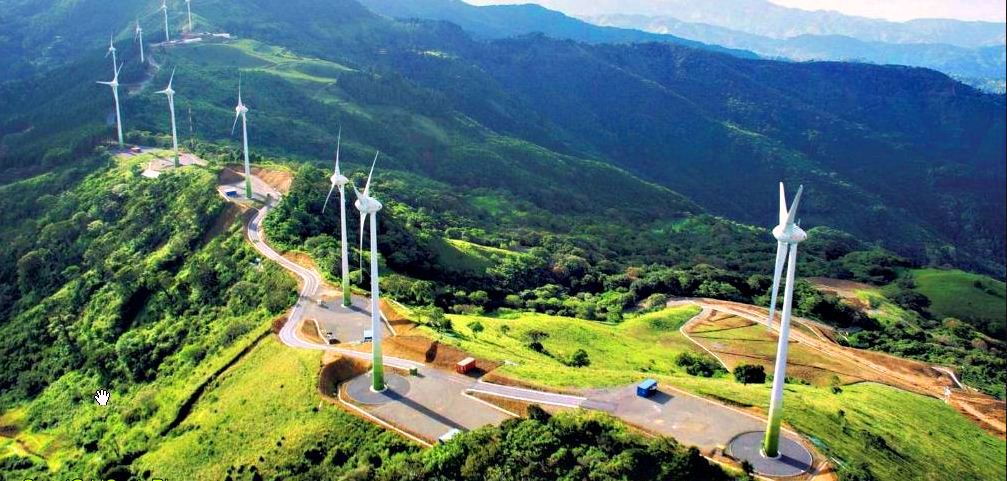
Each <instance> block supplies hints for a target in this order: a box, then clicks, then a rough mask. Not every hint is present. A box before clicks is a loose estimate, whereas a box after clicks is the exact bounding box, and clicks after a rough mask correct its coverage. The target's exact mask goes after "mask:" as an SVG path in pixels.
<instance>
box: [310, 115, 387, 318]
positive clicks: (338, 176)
mask: <svg viewBox="0 0 1007 481" xmlns="http://www.w3.org/2000/svg"><path fill="white" fill-rule="evenodd" d="M342 140H343V128H342V127H340V128H339V135H338V136H337V137H336V168H335V170H334V171H333V172H332V176H331V177H329V182H331V183H332V186H331V187H329V195H327V196H325V204H323V205H322V213H323V214H324V213H325V208H326V207H328V206H329V198H330V197H332V191H333V190H334V189H335V188H336V187H339V238H340V242H341V244H340V253H339V258H340V260H341V262H342V275H343V305H344V306H349V305H350V303H351V302H352V299H351V297H350V260H349V258H348V256H349V248H348V247H347V245H346V191H345V187H346V184H347V183H349V182H350V179H347V178H346V176H345V175H343V174H342V173H341V172H340V171H339V147H340V144H342ZM375 159H376V157H375ZM362 240H363V239H362V238H361V241H362Z"/></svg>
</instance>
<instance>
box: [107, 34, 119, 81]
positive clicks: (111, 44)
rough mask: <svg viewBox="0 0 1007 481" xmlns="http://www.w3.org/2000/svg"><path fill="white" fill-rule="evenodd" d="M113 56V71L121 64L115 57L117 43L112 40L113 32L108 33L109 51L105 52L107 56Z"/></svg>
mask: <svg viewBox="0 0 1007 481" xmlns="http://www.w3.org/2000/svg"><path fill="white" fill-rule="evenodd" d="M109 55H111V56H112V71H113V72H114V71H115V66H116V65H119V61H118V60H116V59H115V43H114V42H112V34H108V51H107V52H105V58H108V56H109Z"/></svg>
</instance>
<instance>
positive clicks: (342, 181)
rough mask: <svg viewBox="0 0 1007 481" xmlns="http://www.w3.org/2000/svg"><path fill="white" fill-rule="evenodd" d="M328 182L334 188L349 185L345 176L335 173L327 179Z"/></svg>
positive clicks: (348, 180)
mask: <svg viewBox="0 0 1007 481" xmlns="http://www.w3.org/2000/svg"><path fill="white" fill-rule="evenodd" d="M329 182H330V183H332V185H334V186H336V187H344V186H345V185H346V184H349V183H350V179H348V178H346V176H345V175H343V174H340V173H338V172H336V173H335V174H332V175H331V176H330V177H329Z"/></svg>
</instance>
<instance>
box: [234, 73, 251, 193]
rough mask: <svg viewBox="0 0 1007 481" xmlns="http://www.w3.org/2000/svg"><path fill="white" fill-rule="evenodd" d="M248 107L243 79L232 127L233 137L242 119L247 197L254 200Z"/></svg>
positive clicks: (239, 82)
mask: <svg viewBox="0 0 1007 481" xmlns="http://www.w3.org/2000/svg"><path fill="white" fill-rule="evenodd" d="M247 115H248V107H246V106H245V104H244V103H242V101H241V79H240V78H239V79H238V105H237V106H236V107H234V125H232V126H231V135H234V129H235V128H236V127H237V126H238V117H241V143H242V145H243V146H244V151H245V197H246V198H247V199H248V200H252V168H251V166H249V165H248V118H247Z"/></svg>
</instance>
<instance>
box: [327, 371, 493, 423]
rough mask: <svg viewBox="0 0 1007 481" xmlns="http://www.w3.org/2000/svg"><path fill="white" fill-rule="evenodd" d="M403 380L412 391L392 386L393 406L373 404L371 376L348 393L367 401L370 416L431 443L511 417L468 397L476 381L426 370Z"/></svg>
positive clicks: (353, 382)
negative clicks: (355, 394)
mask: <svg viewBox="0 0 1007 481" xmlns="http://www.w3.org/2000/svg"><path fill="white" fill-rule="evenodd" d="M386 376H388V377H392V376H393V375H391V374H387V375H386ZM394 376H398V375H394ZM399 377H400V378H402V379H404V380H405V381H406V382H407V383H408V387H403V386H402V384H401V383H395V382H389V383H388V384H389V385H390V386H391V391H390V392H389V391H386V392H385V393H384V396H385V397H386V398H387V399H388V400H389V401H392V402H382V403H373V400H372V399H371V398H372V397H373V395H372V393H369V392H367V391H368V390H369V389H370V382H371V376H370V374H369V373H368V374H364V375H362V376H358V377H356V378H354V379H352V380H350V381H349V382H348V383H347V385H346V388H345V391H344V392H345V393H346V395H347V397H348V398H349V399H350V400H355V399H354V393H357V397H360V398H361V399H360V401H363V402H360V403H358V405H359V406H360V407H361V408H363V409H364V410H365V411H367V412H368V413H370V414H372V415H374V416H376V417H378V418H380V419H381V420H383V421H385V422H387V423H390V424H392V425H394V426H396V427H398V428H399V429H403V430H405V431H408V432H409V433H411V434H413V435H416V436H418V437H421V438H424V439H426V440H429V441H436V440H437V438H439V437H441V436H443V435H444V434H446V433H447V432H448V431H450V430H452V429H459V430H462V431H470V430H473V429H476V428H479V427H482V426H486V425H489V424H500V423H501V422H502V421H504V420H505V419H508V418H510V417H511V416H510V415H509V414H507V413H505V412H504V411H502V410H499V409H497V408H495V407H493V406H490V405H488V404H486V403H484V402H481V401H479V400H476V399H474V398H471V397H468V396H466V395H464V394H463V391H464V389H465V388H466V387H468V386H470V385H471V384H472V380H470V379H468V378H465V377H464V376H452V375H450V374H446V373H439V372H437V371H436V370H434V369H432V368H428V367H424V368H421V369H420V371H419V375H417V376H406V375H402V376H399ZM396 389H398V390H397V391H396ZM365 403H367V404H365Z"/></svg>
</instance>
